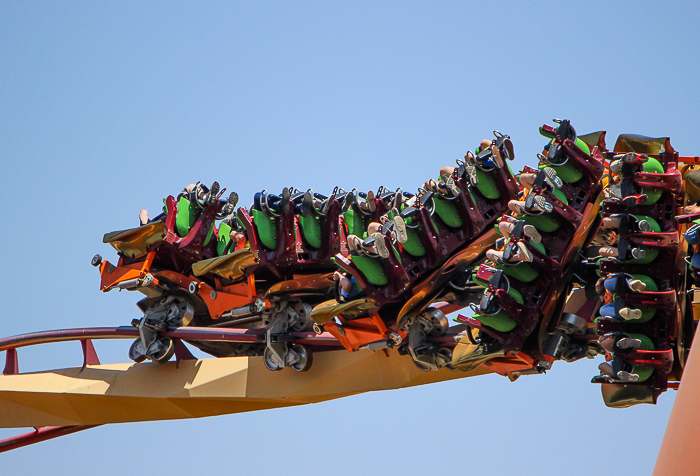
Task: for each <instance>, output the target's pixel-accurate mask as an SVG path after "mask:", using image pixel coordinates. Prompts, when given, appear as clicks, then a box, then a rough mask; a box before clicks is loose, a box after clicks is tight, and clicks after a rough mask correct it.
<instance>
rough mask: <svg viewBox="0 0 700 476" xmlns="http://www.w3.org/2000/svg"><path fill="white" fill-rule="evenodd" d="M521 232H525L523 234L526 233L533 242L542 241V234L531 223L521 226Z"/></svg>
mask: <svg viewBox="0 0 700 476" xmlns="http://www.w3.org/2000/svg"><path fill="white" fill-rule="evenodd" d="M523 233H525V235H527V236H528V237H529V238H530V241H532V242H533V243H539V242H540V241H542V236H541V235H540V234H539V232H538V231H537V228H535V227H534V226H532V225H525V226H523Z"/></svg>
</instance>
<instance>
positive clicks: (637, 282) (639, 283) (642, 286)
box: [627, 279, 647, 293]
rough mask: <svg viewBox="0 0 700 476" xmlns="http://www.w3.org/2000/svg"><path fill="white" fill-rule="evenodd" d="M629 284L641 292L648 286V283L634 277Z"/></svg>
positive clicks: (636, 291)
mask: <svg viewBox="0 0 700 476" xmlns="http://www.w3.org/2000/svg"><path fill="white" fill-rule="evenodd" d="M627 286H629V288H630V289H631V290H632V291H634V292H635V293H641V292H642V291H644V290H645V289H646V288H647V285H646V284H644V282H643V281H641V280H639V279H633V280H632V281H628V282H627Z"/></svg>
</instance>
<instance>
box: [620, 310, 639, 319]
mask: <svg viewBox="0 0 700 476" xmlns="http://www.w3.org/2000/svg"><path fill="white" fill-rule="evenodd" d="M620 317H621V318H623V319H624V320H626V321H629V320H633V319H639V318H640V317H642V311H640V310H639V309H632V308H629V307H623V308H622V309H620Z"/></svg>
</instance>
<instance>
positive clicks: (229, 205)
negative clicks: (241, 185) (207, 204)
mask: <svg viewBox="0 0 700 476" xmlns="http://www.w3.org/2000/svg"><path fill="white" fill-rule="evenodd" d="M237 204H238V194H237V193H236V192H231V194H230V195H229V196H228V201H227V202H226V203H225V204H224V206H223V208H222V209H221V212H222V214H223V215H230V214H232V213H233V212H234V211H236V205H237Z"/></svg>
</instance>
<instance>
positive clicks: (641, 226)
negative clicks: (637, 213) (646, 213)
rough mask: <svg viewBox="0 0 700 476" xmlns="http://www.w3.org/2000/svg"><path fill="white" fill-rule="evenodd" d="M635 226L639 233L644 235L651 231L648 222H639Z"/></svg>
mask: <svg viewBox="0 0 700 476" xmlns="http://www.w3.org/2000/svg"><path fill="white" fill-rule="evenodd" d="M637 226H638V227H639V231H642V232H645V233H646V232H650V231H651V224H649V222H648V221H646V220H639V223H637Z"/></svg>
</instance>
